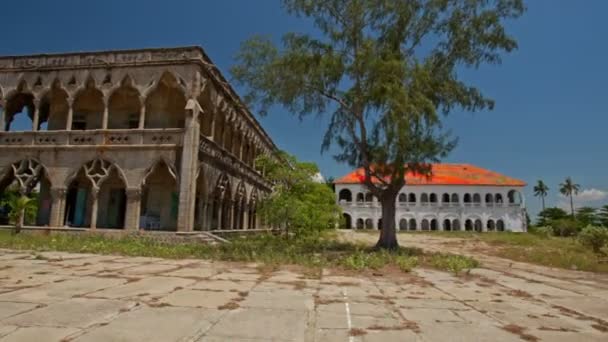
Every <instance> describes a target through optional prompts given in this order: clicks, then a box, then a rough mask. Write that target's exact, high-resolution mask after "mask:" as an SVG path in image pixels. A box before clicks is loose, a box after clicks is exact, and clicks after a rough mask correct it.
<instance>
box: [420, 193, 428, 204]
mask: <svg viewBox="0 0 608 342" xmlns="http://www.w3.org/2000/svg"><path fill="white" fill-rule="evenodd" d="M420 203H422V205H427V204H428V203H429V195H427V194H426V193H423V194H422V195H420Z"/></svg>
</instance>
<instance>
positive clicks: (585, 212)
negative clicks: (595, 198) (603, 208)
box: [575, 207, 599, 226]
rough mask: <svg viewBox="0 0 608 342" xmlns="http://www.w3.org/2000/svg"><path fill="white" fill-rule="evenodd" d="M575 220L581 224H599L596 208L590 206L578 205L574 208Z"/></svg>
mask: <svg viewBox="0 0 608 342" xmlns="http://www.w3.org/2000/svg"><path fill="white" fill-rule="evenodd" d="M575 217H576V220H577V221H579V222H580V223H581V225H583V226H595V225H599V217H598V216H597V209H596V208H592V207H580V208H578V209H577V210H576V215H575Z"/></svg>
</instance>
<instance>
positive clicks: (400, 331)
mask: <svg viewBox="0 0 608 342" xmlns="http://www.w3.org/2000/svg"><path fill="white" fill-rule="evenodd" d="M356 238H357V239H367V237H365V234H361V235H360V236H357V237H356ZM370 238H374V237H373V236H370ZM400 239H408V241H407V242H406V243H409V244H411V245H415V244H417V243H419V244H422V245H425V248H427V249H431V250H432V249H433V248H442V249H443V250H444V251H445V250H446V248H447V249H450V248H451V247H446V246H445V244H443V245H442V243H443V242H445V241H446V240H447V239H441V238H439V237H432V238H430V237H428V236H427V237H424V236H417V237H409V236H408V237H403V236H400ZM410 240H411V241H410ZM402 243H404V242H403V241H402ZM404 244H405V243H404ZM454 246H456V245H454ZM458 246H460V245H458ZM454 248H456V247H454ZM458 248H460V247H458ZM454 251H460V252H462V250H454ZM480 259H481V261H482V262H483V266H482V267H483V268H479V269H475V270H473V271H472V272H471V273H470V274H469V275H468V276H460V277H456V276H453V275H451V274H449V273H445V272H441V271H437V270H431V269H423V268H417V269H416V270H415V271H414V272H413V273H411V274H400V273H399V272H394V273H383V274H378V273H365V274H352V273H351V274H348V273H344V272H338V271H331V270H324V271H323V272H322V275H321V276H320V277H311V276H310V275H309V274H307V273H306V272H304V271H302V270H299V269H297V268H293V267H283V268H280V269H278V270H274V271H268V270H265V269H264V268H260V267H257V265H255V264H243V263H224V262H211V261H205V260H165V259H158V258H145V257H122V256H109V255H92V254H73V253H62V252H43V253H29V252H24V251H11V250H0V341H2V342H4V341H41V340H44V341H64V342H65V341H146V342H153V341H348V342H354V341H437V340H449V341H521V340H527V341H537V340H538V341H540V340H542V341H572V340H575V339H576V340H584V341H606V340H608V322H606V319H607V318H608V279H607V277H606V276H605V275H598V274H590V273H585V272H573V271H564V270H555V269H549V268H544V267H540V266H533V265H528V264H521V263H513V262H511V261H508V260H504V259H500V258H495V257H487V259H485V260H484V259H483V258H480Z"/></svg>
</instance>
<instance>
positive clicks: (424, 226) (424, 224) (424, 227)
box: [421, 219, 430, 230]
mask: <svg viewBox="0 0 608 342" xmlns="http://www.w3.org/2000/svg"><path fill="white" fill-rule="evenodd" d="M421 228H422V230H429V228H430V225H429V220H427V219H424V220H422V226H421Z"/></svg>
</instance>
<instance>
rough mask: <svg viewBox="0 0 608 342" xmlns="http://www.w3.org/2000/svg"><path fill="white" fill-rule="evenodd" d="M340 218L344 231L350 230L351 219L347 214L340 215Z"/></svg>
mask: <svg viewBox="0 0 608 342" xmlns="http://www.w3.org/2000/svg"><path fill="white" fill-rule="evenodd" d="M342 217H344V229H352V228H353V227H352V219H351V217H350V215H349V214H347V213H344V214H342Z"/></svg>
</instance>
